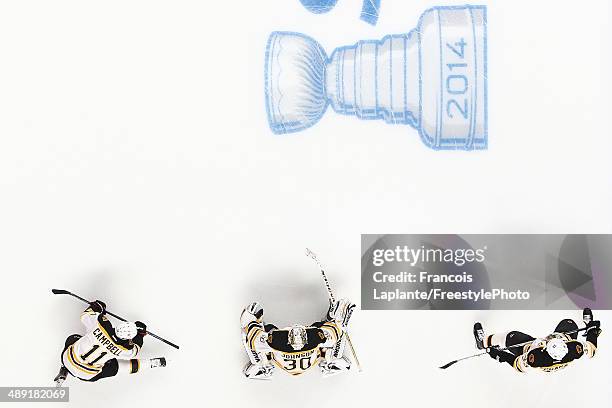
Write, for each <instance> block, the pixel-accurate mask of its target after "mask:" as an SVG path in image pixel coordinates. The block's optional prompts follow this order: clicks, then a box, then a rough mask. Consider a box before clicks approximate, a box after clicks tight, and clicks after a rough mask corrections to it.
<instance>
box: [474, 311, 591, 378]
mask: <svg viewBox="0 0 612 408" xmlns="http://www.w3.org/2000/svg"><path fill="white" fill-rule="evenodd" d="M583 320H584V323H585V325H586V327H584V328H582V329H578V325H577V324H576V322H574V321H573V320H572V319H565V320H562V321H561V322H560V323H559V324H558V325H557V327H556V328H555V331H554V333H552V334H550V335H548V336H546V337H545V338H543V339H536V338H534V337H532V336H530V335H528V334H525V333H521V332H518V331H511V332H509V333H500V334H491V335H488V336H486V335H485V333H484V330H483V328H482V325H481V324H480V323H476V324H474V337H475V339H476V347H477V348H479V349H481V350H485V349H486V350H487V353H489V355H490V356H491V357H492V358H493V359H495V360H497V361H499V362H500V363H503V362H505V363H508V364H510V365H511V366H512V367H514V368H515V369H516V370H517V371H519V372H521V373H524V372H527V371H529V369H532V368H534V369H539V370H542V371H544V372H553V371H557V370H560V369H563V368H565V367H567V366H568V365H569V364H570V363H571V362H573V361H575V360H577V359H579V358H580V357H582V356H583V355H585V354H586V355H587V356H588V357H590V358H592V357H593V356H594V355H595V351H596V350H597V337H598V336H599V334H600V333H601V329H600V328H599V327H600V322H599V321H598V320H593V312H591V309H588V308H586V309H584V311H583ZM580 331H586V333H585V334H584V335H583V337H585V338H586V339H584V340H582V339H580V340H579V339H578V332H580Z"/></svg>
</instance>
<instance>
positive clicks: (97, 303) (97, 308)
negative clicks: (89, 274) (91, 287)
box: [89, 300, 106, 314]
mask: <svg viewBox="0 0 612 408" xmlns="http://www.w3.org/2000/svg"><path fill="white" fill-rule="evenodd" d="M89 307H90V308H91V310H93V311H94V312H96V313H101V314H103V313H104V312H106V303H104V302H103V301H101V300H94V301H93V302H91V303H90V304H89Z"/></svg>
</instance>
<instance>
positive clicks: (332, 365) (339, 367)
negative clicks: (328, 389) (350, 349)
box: [319, 357, 351, 377]
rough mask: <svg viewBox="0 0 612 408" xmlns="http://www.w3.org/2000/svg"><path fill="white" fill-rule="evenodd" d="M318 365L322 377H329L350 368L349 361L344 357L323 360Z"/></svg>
mask: <svg viewBox="0 0 612 408" xmlns="http://www.w3.org/2000/svg"><path fill="white" fill-rule="evenodd" d="M319 367H320V368H321V374H322V375H323V377H330V376H332V375H335V374H338V373H340V372H343V371H348V370H350V369H351V362H350V361H349V360H348V359H347V358H346V357H342V358H338V359H335V360H332V361H325V360H323V361H322V362H321V363H320V364H319Z"/></svg>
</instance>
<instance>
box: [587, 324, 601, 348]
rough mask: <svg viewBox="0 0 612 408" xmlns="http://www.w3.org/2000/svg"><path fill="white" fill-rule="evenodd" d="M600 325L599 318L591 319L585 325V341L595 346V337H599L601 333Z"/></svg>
mask: <svg viewBox="0 0 612 408" xmlns="http://www.w3.org/2000/svg"><path fill="white" fill-rule="evenodd" d="M600 325H601V323H600V321H599V320H593V321H591V322H589V323H588V324H587V326H586V327H587V329H586V333H585V337H586V339H587V341H588V342H590V343H591V344H593V345H594V346H595V347H597V337H599V334H600V333H601V329H600Z"/></svg>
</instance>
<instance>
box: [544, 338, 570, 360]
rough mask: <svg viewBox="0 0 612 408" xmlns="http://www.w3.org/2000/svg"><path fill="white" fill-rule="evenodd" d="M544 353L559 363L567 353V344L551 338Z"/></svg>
mask: <svg viewBox="0 0 612 408" xmlns="http://www.w3.org/2000/svg"><path fill="white" fill-rule="evenodd" d="M546 352H547V353H548V355H549V356H550V357H551V358H552V359H553V360H555V361H561V360H563V357H565V356H566V355H567V353H568V349H567V344H565V342H564V341H563V340H561V339H558V338H552V339H550V340H548V342H547V343H546Z"/></svg>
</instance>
